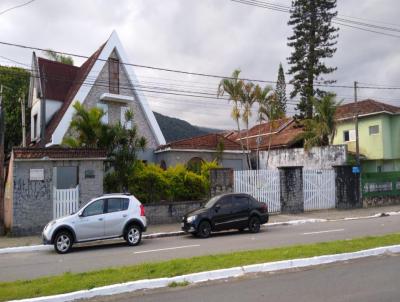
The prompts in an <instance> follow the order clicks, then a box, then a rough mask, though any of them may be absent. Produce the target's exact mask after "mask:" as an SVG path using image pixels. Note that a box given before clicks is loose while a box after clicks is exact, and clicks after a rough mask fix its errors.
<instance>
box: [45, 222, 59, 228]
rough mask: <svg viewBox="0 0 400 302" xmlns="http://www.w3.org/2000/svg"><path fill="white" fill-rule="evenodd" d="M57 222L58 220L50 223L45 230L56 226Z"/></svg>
mask: <svg viewBox="0 0 400 302" xmlns="http://www.w3.org/2000/svg"><path fill="white" fill-rule="evenodd" d="M56 222H57V220H52V221H50V222H49V223H48V224H47V225H46V227H45V228H44V229H45V230H47V229H49V228H51V227H52V226H53V225H55V224H56Z"/></svg>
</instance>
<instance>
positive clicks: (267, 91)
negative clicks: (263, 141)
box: [257, 85, 285, 167]
mask: <svg viewBox="0 0 400 302" xmlns="http://www.w3.org/2000/svg"><path fill="white" fill-rule="evenodd" d="M258 91H259V94H258V97H257V102H258V122H259V123H260V127H259V131H261V123H262V122H264V121H268V122H269V130H268V133H269V135H268V153H267V160H266V164H267V167H268V161H269V151H270V150H271V142H272V134H271V133H272V129H273V127H275V121H276V120H277V119H280V118H283V117H284V116H285V112H284V111H283V109H282V106H281V103H280V102H279V100H278V98H277V95H276V93H275V91H274V90H273V89H272V87H271V86H268V85H267V86H265V87H264V88H263V89H259V90H258ZM259 134H261V133H259ZM257 145H258V144H257ZM258 150H259V148H258V146H257V157H258V153H259V152H258ZM258 162H259V159H258V158H257V166H258Z"/></svg>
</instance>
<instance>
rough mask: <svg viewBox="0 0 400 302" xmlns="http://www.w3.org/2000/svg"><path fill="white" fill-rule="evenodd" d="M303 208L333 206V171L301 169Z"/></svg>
mask: <svg viewBox="0 0 400 302" xmlns="http://www.w3.org/2000/svg"><path fill="white" fill-rule="evenodd" d="M303 192H304V210H305V211H310V210H321V209H332V208H335V171H334V170H331V169H329V170H303Z"/></svg>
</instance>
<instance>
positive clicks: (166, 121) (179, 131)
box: [154, 112, 223, 142]
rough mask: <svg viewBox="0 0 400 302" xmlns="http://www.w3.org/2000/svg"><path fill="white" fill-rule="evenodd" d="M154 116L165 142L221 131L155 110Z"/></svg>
mask: <svg viewBox="0 0 400 302" xmlns="http://www.w3.org/2000/svg"><path fill="white" fill-rule="evenodd" d="M154 116H155V117H156V120H157V122H158V124H159V125H160V128H161V131H162V133H163V134H164V137H165V140H166V141H167V142H172V141H176V140H179V139H184V138H189V137H193V136H199V135H204V134H207V133H216V132H221V131H223V130H220V129H212V128H206V127H198V126H194V125H192V124H190V123H188V122H186V121H184V120H181V119H178V118H175V117H169V116H166V115H163V114H160V113H157V112H154Z"/></svg>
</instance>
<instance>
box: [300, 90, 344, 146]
mask: <svg viewBox="0 0 400 302" xmlns="http://www.w3.org/2000/svg"><path fill="white" fill-rule="evenodd" d="M335 97H336V96H335V95H334V94H331V93H329V94H327V95H325V96H323V97H322V98H321V100H316V99H313V106H314V107H315V116H314V117H313V118H312V119H306V120H304V121H303V125H304V130H305V131H304V133H303V134H302V135H301V138H302V139H304V149H306V150H309V149H310V148H312V147H315V146H328V145H329V144H332V142H333V138H334V136H335V134H336V120H335V113H336V109H337V107H338V106H339V105H340V102H339V103H337V102H336V100H335Z"/></svg>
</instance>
